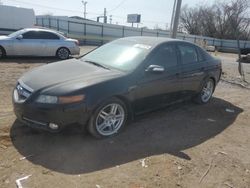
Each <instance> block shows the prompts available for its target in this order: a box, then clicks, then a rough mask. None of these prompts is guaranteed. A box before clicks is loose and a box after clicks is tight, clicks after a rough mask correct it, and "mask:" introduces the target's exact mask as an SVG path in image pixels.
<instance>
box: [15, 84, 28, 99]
mask: <svg viewBox="0 0 250 188" xmlns="http://www.w3.org/2000/svg"><path fill="white" fill-rule="evenodd" d="M17 93H18V94H19V95H21V96H24V97H26V98H28V97H29V96H30V94H29V93H28V92H27V91H25V89H24V88H23V87H22V86H21V85H17Z"/></svg>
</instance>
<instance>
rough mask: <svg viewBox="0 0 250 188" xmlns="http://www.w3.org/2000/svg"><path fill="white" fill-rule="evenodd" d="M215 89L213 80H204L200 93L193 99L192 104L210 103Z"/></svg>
mask: <svg viewBox="0 0 250 188" xmlns="http://www.w3.org/2000/svg"><path fill="white" fill-rule="evenodd" d="M214 89H215V83H214V80H213V79H211V78H209V79H207V80H205V82H204V84H203V86H202V89H201V91H200V92H199V94H198V95H197V96H196V97H195V98H194V102H196V103H198V104H206V103H208V102H209V101H210V99H211V98H212V95H213V92H214Z"/></svg>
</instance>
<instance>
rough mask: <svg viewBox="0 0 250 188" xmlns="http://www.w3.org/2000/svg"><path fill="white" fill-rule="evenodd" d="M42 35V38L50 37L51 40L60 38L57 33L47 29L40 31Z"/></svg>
mask: <svg viewBox="0 0 250 188" xmlns="http://www.w3.org/2000/svg"><path fill="white" fill-rule="evenodd" d="M40 36H41V38H42V39H50V40H58V39H59V37H58V36H57V35H56V34H54V33H50V32H46V31H40Z"/></svg>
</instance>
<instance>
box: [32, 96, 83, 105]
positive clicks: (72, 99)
mask: <svg viewBox="0 0 250 188" xmlns="http://www.w3.org/2000/svg"><path fill="white" fill-rule="evenodd" d="M84 99H85V96H84V95H74V96H58V97H57V96H50V95H39V96H38V98H37V99H36V102H38V103H45V104H69V103H76V102H81V101H83V100H84Z"/></svg>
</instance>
